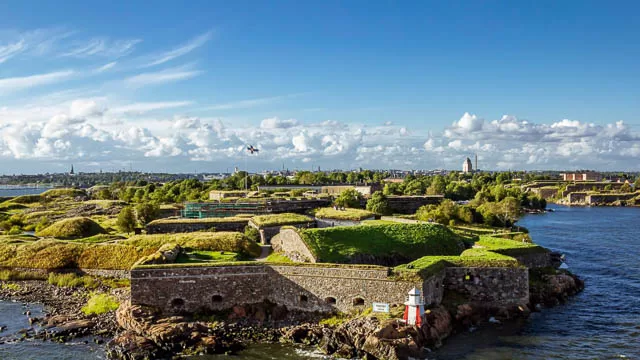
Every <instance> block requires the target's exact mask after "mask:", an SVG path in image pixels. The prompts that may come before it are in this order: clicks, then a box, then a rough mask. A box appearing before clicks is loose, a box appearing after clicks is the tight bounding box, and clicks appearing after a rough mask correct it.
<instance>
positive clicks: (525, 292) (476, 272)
mask: <svg viewBox="0 0 640 360" xmlns="http://www.w3.org/2000/svg"><path fill="white" fill-rule="evenodd" d="M444 287H445V289H446V291H455V292H457V293H459V294H462V295H463V296H465V297H466V298H467V299H468V301H470V302H481V303H483V304H484V305H488V306H505V305H519V304H527V303H529V270H528V269H526V268H524V267H523V268H464V267H450V268H446V269H445V278H444Z"/></svg>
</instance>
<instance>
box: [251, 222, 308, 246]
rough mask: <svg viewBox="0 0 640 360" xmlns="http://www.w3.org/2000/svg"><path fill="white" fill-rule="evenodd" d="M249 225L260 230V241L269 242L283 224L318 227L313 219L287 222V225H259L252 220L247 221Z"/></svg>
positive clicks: (302, 227)
mask: <svg viewBox="0 0 640 360" xmlns="http://www.w3.org/2000/svg"><path fill="white" fill-rule="evenodd" d="M249 226H251V227H253V228H255V229H258V231H259V232H260V243H262V244H271V240H272V239H273V237H274V236H276V235H278V233H280V230H282V228H283V227H284V226H292V227H295V228H297V229H311V228H315V227H318V224H317V223H316V221H315V220H314V221H309V222H306V223H302V224H287V225H277V226H264V227H260V226H258V225H256V224H255V223H254V222H253V221H249Z"/></svg>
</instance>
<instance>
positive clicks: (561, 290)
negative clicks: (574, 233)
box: [108, 269, 584, 360]
mask: <svg viewBox="0 0 640 360" xmlns="http://www.w3.org/2000/svg"><path fill="white" fill-rule="evenodd" d="M544 271H547V273H546V274H545V273H544ZM530 280H531V282H530V298H529V299H528V301H527V299H523V300H524V301H525V303H523V304H520V305H518V304H514V303H511V304H505V305H502V306H501V305H500V304H498V303H491V304H488V303H486V302H482V301H473V300H471V301H470V300H469V299H465V298H464V297H462V298H461V297H460V295H459V294H458V293H455V292H449V293H448V294H445V297H444V299H443V301H442V304H441V305H437V306H434V307H432V308H430V309H428V310H427V312H426V314H425V317H424V322H423V324H422V325H421V326H420V327H416V326H407V325H405V324H404V323H402V322H401V321H400V320H398V319H388V318H387V316H382V317H377V316H375V314H373V315H368V316H364V315H359V316H358V315H356V316H354V317H352V318H351V319H350V320H347V321H345V322H344V323H342V324H340V325H338V326H327V325H319V322H318V320H319V318H317V316H318V315H317V314H314V313H308V312H295V311H293V312H292V311H290V310H287V308H286V307H285V306H279V305H275V304H271V303H268V302H265V303H258V304H252V305H245V306H234V307H233V308H232V309H230V310H229V311H226V312H220V313H217V314H218V316H217V317H216V320H217V321H216V322H214V323H208V322H201V321H194V320H193V319H190V318H187V317H182V316H171V317H164V318H163V317H161V316H160V315H159V314H160V313H159V312H155V311H153V310H151V309H150V308H144V307H141V306H132V305H131V304H130V303H128V302H127V303H125V304H123V305H122V306H121V307H120V309H118V311H117V320H118V324H119V325H120V326H121V328H122V329H123V330H124V331H123V332H122V333H121V334H120V335H119V336H118V337H116V338H115V339H114V340H113V341H112V342H111V343H110V344H109V346H108V349H109V350H108V354H109V355H110V357H111V358H114V359H144V358H158V359H159V358H163V357H171V356H174V355H175V354H176V353H180V354H192V353H228V352H234V351H236V350H238V349H241V348H243V347H244V346H245V345H248V344H250V343H255V342H278V341H279V342H284V343H297V344H306V345H314V346H317V347H318V348H319V349H320V350H321V351H322V352H324V353H325V354H327V355H332V356H337V357H341V358H364V357H366V358H376V359H390V360H400V359H409V358H416V357H420V356H424V353H423V352H424V348H431V349H433V348H437V347H439V346H441V344H442V342H443V340H444V339H446V338H447V337H449V336H451V335H452V334H455V333H456V332H460V331H467V329H469V328H470V327H472V326H479V325H488V326H491V324H495V323H502V322H506V321H513V320H516V319H523V318H526V317H528V316H529V314H530V311H531V310H530V309H533V310H534V311H535V310H540V309H541V308H542V307H543V306H554V305H556V304H558V303H561V302H564V301H566V299H567V298H568V297H569V296H571V295H574V294H576V293H578V292H579V291H581V290H582V289H583V287H584V283H583V282H582V280H580V279H579V278H578V277H577V276H575V275H572V274H570V273H568V272H566V271H557V272H556V271H551V270H548V269H546V270H542V269H541V270H536V271H532V274H531V277H530ZM456 294H457V295H456ZM526 302H528V304H526ZM400 310H401V309H400ZM395 312H397V310H396V311H395ZM221 314H224V318H220V315H221ZM209 319H210V318H209Z"/></svg>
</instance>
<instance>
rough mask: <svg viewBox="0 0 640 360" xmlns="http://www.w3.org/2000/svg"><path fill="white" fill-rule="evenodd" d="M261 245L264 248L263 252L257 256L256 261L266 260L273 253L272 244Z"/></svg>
mask: <svg viewBox="0 0 640 360" xmlns="http://www.w3.org/2000/svg"><path fill="white" fill-rule="evenodd" d="M260 247H261V248H262V253H260V256H258V257H257V258H256V261H265V260H266V259H267V256H269V254H270V253H271V245H260Z"/></svg>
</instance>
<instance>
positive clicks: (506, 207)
mask: <svg viewBox="0 0 640 360" xmlns="http://www.w3.org/2000/svg"><path fill="white" fill-rule="evenodd" d="M521 210H522V209H521V208H520V202H519V201H518V200H517V199H516V198H514V197H511V196H509V197H506V198H504V199H503V200H502V201H500V202H499V203H498V204H497V206H496V214H495V215H496V217H497V218H498V220H500V222H501V223H502V224H503V225H504V226H505V227H506V226H508V225H510V224H513V223H514V222H515V221H516V220H518V217H519V216H520V214H521Z"/></svg>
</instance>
